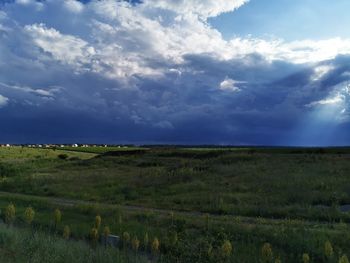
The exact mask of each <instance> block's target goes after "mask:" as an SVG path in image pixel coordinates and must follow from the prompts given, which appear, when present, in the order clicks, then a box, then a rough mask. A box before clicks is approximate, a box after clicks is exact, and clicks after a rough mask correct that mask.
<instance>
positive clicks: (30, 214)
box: [24, 207, 35, 225]
mask: <svg viewBox="0 0 350 263" xmlns="http://www.w3.org/2000/svg"><path fill="white" fill-rule="evenodd" d="M34 216H35V211H34V210H33V208H31V207H27V208H26V210H25V211H24V220H25V221H26V223H27V224H28V225H31V224H32V222H33V220H34Z"/></svg>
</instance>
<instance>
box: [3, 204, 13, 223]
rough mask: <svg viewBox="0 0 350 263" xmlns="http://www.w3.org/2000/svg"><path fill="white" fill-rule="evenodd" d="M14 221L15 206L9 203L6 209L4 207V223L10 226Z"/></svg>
mask: <svg viewBox="0 0 350 263" xmlns="http://www.w3.org/2000/svg"><path fill="white" fill-rule="evenodd" d="M15 219H16V208H15V205H14V204H12V203H10V204H9V205H8V206H7V207H6V211H5V221H6V223H7V224H12V223H13V222H14V221H15Z"/></svg>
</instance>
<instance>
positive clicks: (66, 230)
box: [63, 226, 70, 239]
mask: <svg viewBox="0 0 350 263" xmlns="http://www.w3.org/2000/svg"><path fill="white" fill-rule="evenodd" d="M69 237H70V228H69V226H64V228H63V238H64V239H69Z"/></svg>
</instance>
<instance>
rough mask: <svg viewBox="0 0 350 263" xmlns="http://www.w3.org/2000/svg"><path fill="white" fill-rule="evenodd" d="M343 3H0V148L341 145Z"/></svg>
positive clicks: (347, 52) (349, 111) (346, 86)
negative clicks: (37, 145)
mask: <svg viewBox="0 0 350 263" xmlns="http://www.w3.org/2000/svg"><path fill="white" fill-rule="evenodd" d="M347 10H350V2H349V1H348V0H337V1H329V0H294V1H289V0H264V1H261V0H250V1H249V0H167V1H166V0H143V1H122V0H99V1H98V0H91V1H87V0H85V1H76V0H41V1H35V0H6V1H5V0H2V1H1V0H0V143H110V144H119V143H120V144H121V143H133V144H190V145H194V144H218V145H273V146H278V145H283V146H337V145H339V146H343V145H349V144H350V132H349V130H350V31H349V30H348V25H349V24H350V16H348V14H347V13H346V12H347Z"/></svg>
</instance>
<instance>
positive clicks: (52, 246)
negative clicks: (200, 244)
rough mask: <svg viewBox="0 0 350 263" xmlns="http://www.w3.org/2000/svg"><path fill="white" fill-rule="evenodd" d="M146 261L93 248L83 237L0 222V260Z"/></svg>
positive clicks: (36, 262)
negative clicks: (59, 235) (65, 238)
mask: <svg viewBox="0 0 350 263" xmlns="http://www.w3.org/2000/svg"><path fill="white" fill-rule="evenodd" d="M134 261H137V262H140V263H141V262H148V261H147V259H146V257H143V256H137V257H135V256H134V255H132V254H131V255H127V254H126V253H124V252H123V251H120V250H118V249H115V248H107V249H105V248H103V247H98V248H97V249H93V248H92V247H91V246H90V245H89V244H87V243H86V242H83V241H74V240H71V241H66V240H64V239H62V238H60V237H58V236H55V235H52V234H51V235H49V234H47V233H45V232H43V231H41V230H37V231H34V232H32V231H31V230H29V229H23V228H13V227H6V226H5V225H3V224H0V262H3V263H17V262H18V263H20V262H21V263H22V262H32V263H39V262H40V263H41V262H45V263H56V262H57V263H58V262H77V263H79V262H81V263H89V262H91V263H93V262H101V263H104V262H106V263H108V262H118V263H124V262H134Z"/></svg>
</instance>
